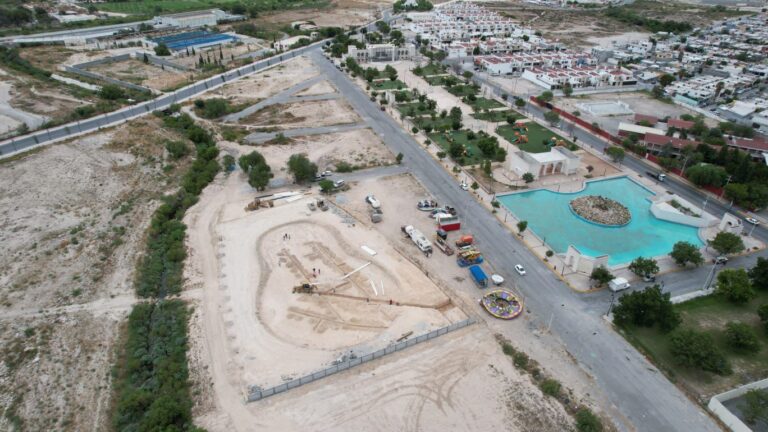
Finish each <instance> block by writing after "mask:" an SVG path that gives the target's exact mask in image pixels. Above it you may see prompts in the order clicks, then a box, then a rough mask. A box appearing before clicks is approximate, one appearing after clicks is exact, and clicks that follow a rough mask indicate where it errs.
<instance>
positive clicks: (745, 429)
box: [707, 379, 768, 432]
mask: <svg viewBox="0 0 768 432" xmlns="http://www.w3.org/2000/svg"><path fill="white" fill-rule="evenodd" d="M765 388H768V379H764V380H761V381H755V382H753V383H749V384H747V385H743V386H741V387H739V388H735V389H733V390H729V391H727V392H725V393H720V394H719V395H715V396H713V397H712V399H710V400H709V404H708V405H707V408H709V410H710V411H712V413H714V414H715V415H716V416H717V417H718V418H719V419H720V420H721V421H722V422H723V423H725V425H726V426H728V428H729V429H730V430H732V431H733V432H752V429H751V428H750V427H749V426H747V425H745V424H744V422H742V421H741V420H740V419H739V418H738V417H736V416H735V415H734V414H733V413H732V412H731V411H730V410H729V409H728V408H726V407H725V405H723V402H725V401H728V400H731V399H734V398H737V397H740V396H743V395H744V394H746V393H747V392H748V391H750V390H758V389H765Z"/></svg>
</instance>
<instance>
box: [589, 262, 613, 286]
mask: <svg viewBox="0 0 768 432" xmlns="http://www.w3.org/2000/svg"><path fill="white" fill-rule="evenodd" d="M615 278H616V277H615V276H614V275H613V274H611V271H610V270H608V269H607V268H605V267H604V266H599V267H595V268H593V269H592V273H591V274H590V275H589V279H590V280H593V281H595V282H596V283H597V286H603V285H605V284H607V283H608V282H610V281H612V280H613V279H615Z"/></svg>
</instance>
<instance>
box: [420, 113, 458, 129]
mask: <svg viewBox="0 0 768 432" xmlns="http://www.w3.org/2000/svg"><path fill="white" fill-rule="evenodd" d="M412 120H413V122H414V123H415V124H416V125H418V126H419V128H422V129H423V128H424V126H426V125H429V126H432V129H438V128H441V127H446V126H447V127H448V128H450V127H451V125H452V122H451V119H450V118H449V117H445V118H440V116H436V117H435V119H434V120H432V117H430V116H428V115H427V116H421V117H414V118H413V119H412Z"/></svg>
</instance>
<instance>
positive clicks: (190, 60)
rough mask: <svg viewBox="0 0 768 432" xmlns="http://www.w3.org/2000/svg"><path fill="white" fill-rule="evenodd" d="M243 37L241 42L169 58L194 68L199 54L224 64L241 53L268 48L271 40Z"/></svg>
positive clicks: (235, 58) (235, 59)
mask: <svg viewBox="0 0 768 432" xmlns="http://www.w3.org/2000/svg"><path fill="white" fill-rule="evenodd" d="M241 38H243V39H244V40H243V43H242V44H229V45H225V46H222V47H221V49H219V47H209V48H201V49H197V50H195V55H192V54H191V53H190V55H189V56H187V55H186V53H183V54H181V55H179V56H177V57H173V58H171V61H173V62H174V63H177V64H180V65H182V66H186V67H189V68H194V67H195V66H197V62H198V61H199V60H200V56H201V55H202V56H203V58H208V57H210V58H211V59H219V60H221V62H222V63H224V64H225V65H228V64H229V63H231V62H233V61H237V57H238V56H240V55H243V54H248V53H251V52H256V51H260V50H262V49H264V48H269V45H270V43H271V42H267V41H264V40H261V39H255V38H251V37H248V36H241Z"/></svg>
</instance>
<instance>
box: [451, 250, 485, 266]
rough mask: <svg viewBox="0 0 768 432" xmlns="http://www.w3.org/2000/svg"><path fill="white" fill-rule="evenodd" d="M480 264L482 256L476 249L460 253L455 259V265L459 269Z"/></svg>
mask: <svg viewBox="0 0 768 432" xmlns="http://www.w3.org/2000/svg"><path fill="white" fill-rule="evenodd" d="M482 262H483V255H482V254H481V253H480V251H478V250H477V249H469V250H464V251H460V252H459V253H458V255H457V257H456V264H458V265H459V267H467V266H471V265H474V264H481V263H482Z"/></svg>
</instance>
